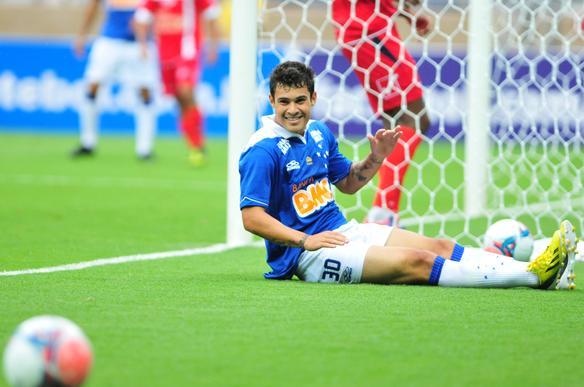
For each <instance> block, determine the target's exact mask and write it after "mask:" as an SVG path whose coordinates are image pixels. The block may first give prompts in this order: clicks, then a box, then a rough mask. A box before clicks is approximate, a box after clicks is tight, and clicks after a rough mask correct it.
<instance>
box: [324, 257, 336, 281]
mask: <svg viewBox="0 0 584 387" xmlns="http://www.w3.org/2000/svg"><path fill="white" fill-rule="evenodd" d="M340 271H341V263H340V262H339V261H337V260H334V259H325V261H324V270H323V271H322V277H321V279H323V280H325V281H326V280H333V281H334V282H339V279H340V278H341V274H340Z"/></svg>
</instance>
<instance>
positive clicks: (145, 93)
mask: <svg viewBox="0 0 584 387" xmlns="http://www.w3.org/2000/svg"><path fill="white" fill-rule="evenodd" d="M140 98H141V99H142V103H143V104H144V105H148V104H150V102H152V94H151V93H150V90H149V89H146V88H142V89H140Z"/></svg>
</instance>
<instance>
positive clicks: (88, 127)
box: [72, 38, 120, 157]
mask: <svg viewBox="0 0 584 387" xmlns="http://www.w3.org/2000/svg"><path fill="white" fill-rule="evenodd" d="M119 54H120V51H119V50H118V47H116V44H115V41H113V40H112V39H108V38H98V39H97V40H96V41H95V43H94V44H93V47H92V48H91V52H90V54H89V58H88V64H87V68H86V70H85V81H86V83H87V89H86V93H85V98H84V99H83V102H82V104H81V107H80V110H79V124H80V146H79V147H78V148H76V149H75V150H73V153H72V156H74V157H77V156H87V155H91V154H93V151H94V149H95V147H96V146H97V142H98V129H97V128H98V109H97V96H98V91H99V86H100V84H103V82H104V81H105V80H106V79H108V78H109V77H110V75H111V73H112V72H114V71H115V68H116V66H117V63H118V56H119Z"/></svg>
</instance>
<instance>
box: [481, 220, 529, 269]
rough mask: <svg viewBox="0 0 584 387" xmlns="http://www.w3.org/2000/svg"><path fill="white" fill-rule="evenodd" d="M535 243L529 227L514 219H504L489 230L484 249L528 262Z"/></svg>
mask: <svg viewBox="0 0 584 387" xmlns="http://www.w3.org/2000/svg"><path fill="white" fill-rule="evenodd" d="M533 242H534V241H533V235H532V234H531V232H530V231H529V229H528V228H527V226H525V225H524V224H523V223H521V222H518V221H517V220H514V219H503V220H499V221H498V222H495V223H493V224H492V225H491V226H490V227H489V228H488V229H487V232H486V234H485V242H484V249H485V250H487V251H490V252H493V253H496V254H501V255H506V256H508V257H513V258H514V259H516V260H518V261H525V262H527V261H529V258H530V257H531V253H532V252H533Z"/></svg>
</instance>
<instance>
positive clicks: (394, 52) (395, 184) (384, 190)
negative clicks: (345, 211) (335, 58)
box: [368, 28, 430, 222]
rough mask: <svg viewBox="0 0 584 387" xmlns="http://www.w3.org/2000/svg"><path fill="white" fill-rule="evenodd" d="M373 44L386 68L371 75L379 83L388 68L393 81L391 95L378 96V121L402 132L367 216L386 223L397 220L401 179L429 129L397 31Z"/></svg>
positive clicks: (411, 65) (413, 68)
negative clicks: (379, 98) (379, 105)
mask: <svg viewBox="0 0 584 387" xmlns="http://www.w3.org/2000/svg"><path fill="white" fill-rule="evenodd" d="M375 43H376V44H377V46H376V48H377V50H378V52H379V58H380V59H381V61H382V63H383V64H384V65H385V67H383V66H379V67H377V68H375V71H373V75H374V77H375V78H376V79H382V77H384V76H386V75H384V72H387V69H388V68H389V69H391V70H390V71H391V72H392V73H391V75H390V76H391V78H392V79H393V84H388V86H389V87H391V88H392V90H393V92H390V93H386V94H381V95H383V101H382V102H381V104H382V106H383V113H382V114H381V118H382V120H383V124H384V126H385V127H390V128H391V127H395V126H397V125H400V126H401V129H402V135H401V137H400V140H399V141H398V144H397V146H396V147H395V149H394V151H393V152H392V153H391V154H390V155H389V156H388V157H387V158H386V160H385V162H384V163H383V165H382V167H381V168H380V171H379V183H378V189H377V193H376V195H375V198H374V201H373V207H372V209H371V211H370V213H369V216H368V218H369V221H373V222H386V221H387V220H388V219H391V218H392V216H393V217H395V218H397V217H396V215H393V214H397V213H398V211H399V201H400V196H401V191H402V188H403V181H404V177H405V174H406V172H407V170H408V168H409V166H410V163H411V160H412V159H413V157H414V154H415V152H416V150H417V149H418V146H419V144H420V143H421V141H422V137H421V134H423V133H426V132H427V130H428V128H429V127H430V119H429V117H428V113H427V110H426V105H425V103H424V98H423V94H422V88H421V84H420V82H419V79H418V74H417V69H416V63H415V61H414V59H413V58H412V57H411V55H410V54H409V53H408V51H407V50H406V48H405V46H404V45H403V43H402V41H401V37H400V36H399V33H398V32H397V30H395V28H394V30H393V31H392V34H391V36H389V37H386V38H385V39H384V40H383V41H382V40H377V41H376V42H375ZM377 82H379V81H377ZM404 106H405V109H404Z"/></svg>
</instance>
